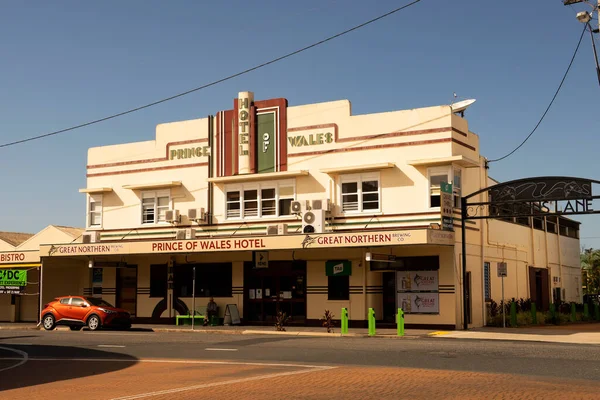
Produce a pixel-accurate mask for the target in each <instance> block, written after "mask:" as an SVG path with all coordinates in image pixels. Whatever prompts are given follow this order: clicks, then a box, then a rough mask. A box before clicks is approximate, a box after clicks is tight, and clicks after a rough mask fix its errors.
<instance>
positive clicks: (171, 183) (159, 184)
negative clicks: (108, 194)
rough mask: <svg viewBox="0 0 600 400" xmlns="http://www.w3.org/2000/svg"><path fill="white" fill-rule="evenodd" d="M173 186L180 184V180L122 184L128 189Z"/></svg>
mask: <svg viewBox="0 0 600 400" xmlns="http://www.w3.org/2000/svg"><path fill="white" fill-rule="evenodd" d="M175 186H181V181H168V182H155V183H138V184H136V185H124V186H123V189H130V190H145V189H162V188H170V187H175Z"/></svg>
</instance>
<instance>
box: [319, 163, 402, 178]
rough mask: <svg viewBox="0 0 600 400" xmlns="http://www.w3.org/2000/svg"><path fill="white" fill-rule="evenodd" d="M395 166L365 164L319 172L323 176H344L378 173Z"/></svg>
mask: <svg viewBox="0 0 600 400" xmlns="http://www.w3.org/2000/svg"><path fill="white" fill-rule="evenodd" d="M395 166H396V164H394V163H391V162H386V163H379V164H365V165H353V166H348V167H337V168H324V169H321V170H320V171H321V172H323V173H325V174H330V175H335V174H345V173H352V172H367V171H378V170H381V169H387V168H394V167H395Z"/></svg>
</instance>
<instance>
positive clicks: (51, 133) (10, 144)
mask: <svg viewBox="0 0 600 400" xmlns="http://www.w3.org/2000/svg"><path fill="white" fill-rule="evenodd" d="M420 1H421V0H414V1H413V2H411V3H409V4H406V5H404V6H402V7H398V8H396V9H394V10H392V11H389V12H387V13H385V14H383V15H380V16H378V17H376V18H373V19H370V20H368V21H366V22H363V23H362V24H360V25H356V26H354V27H353V28H350V29H347V30H345V31H343V32H340V33H338V34H335V35H333V36H330V37H328V38H326V39H323V40H321V41H318V42H316V43H313V44H311V45H309V46H306V47H303V48H301V49H298V50H296V51H293V52H291V53H288V54H286V55H283V56H281V57H277V58H274V59H272V60H270V61H267V62H264V63H262V64H259V65H256V66H254V67H251V68H248V69H245V70H243V71H241V72H238V73H235V74H233V75H229V76H227V77H225V78H221V79H219V80H216V81H213V82H211V83H207V84H206V85H202V86H199V87H197V88H194V89H190V90H187V91H185V92H182V93H179V94H176V95H173V96H170V97H167V98H164V99H162V100H158V101H155V102H152V103H148V104H146V105H143V106H140V107H136V108H132V109H130V110H127V111H123V112H120V113H117V114H113V115H110V116H108V117H104V118H100V119H96V120H93V121H90V122H86V123H83V124H79V125H75V126H72V127H70V128H65V129H61V130H58V131H54V132H50V133H45V134H43V135H38V136H33V137H30V138H27V139H21V140H17V141H14V142H10V143H4V144H2V145H0V148H2V147H9V146H14V145H16V144H20V143H25V142H29V141H32V140H37V139H42V138H45V137H48V136H54V135H58V134H60V133H65V132H69V131H73V130H75V129H79V128H84V127H86V126H90V125H94V124H98V123H100V122H104V121H108V120H110V119H114V118H117V117H121V116H123V115H127V114H131V113H134V112H136V111H140V110H143V109H145V108H149V107H152V106H155V105H158V104H161V103H165V102H167V101H170V100H174V99H176V98H178V97H183V96H185V95H188V94H190V93H194V92H197V91H199V90H202V89H206V88H208V87H211V86H214V85H217V84H219V83H222V82H225V81H228V80H230V79H233V78H237V77H238V76H241V75H245V74H247V73H249V72H252V71H255V70H257V69H260V68H263V67H266V66H267V65H270V64H274V63H276V62H278V61H281V60H284V59H286V58H289V57H292V56H294V55H296V54H299V53H302V52H304V51H306V50H309V49H312V48H313V47H317V46H320V45H322V44H323V43H326V42H329V41H331V40H333V39H337V38H338V37H340V36H343V35H345V34H347V33H350V32H352V31H355V30H357V29H360V28H363V27H365V26H367V25H369V24H372V23H373V22H376V21H379V20H380V19H383V18H385V17H389V16H390V15H392V14H395V13H397V12H399V11H402V10H404V9H405V8H408V7H410V6H413V5H415V4H417V3H419V2H420Z"/></svg>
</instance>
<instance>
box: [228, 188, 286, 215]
mask: <svg viewBox="0 0 600 400" xmlns="http://www.w3.org/2000/svg"><path fill="white" fill-rule="evenodd" d="M283 188H291V189H292V193H293V194H292V195H291V196H290V195H288V194H285V195H282V194H281V190H282V189H283ZM269 189H273V190H275V197H274V198H272V197H269V198H265V199H263V190H269ZM251 191H256V200H246V196H245V194H246V192H251ZM234 192H237V193H238V194H239V200H238V201H229V200H228V194H229V193H234ZM223 193H224V203H225V209H224V214H225V219H226V220H228V221H231V220H233V221H235V220H238V221H239V220H258V219H278V218H286V217H291V216H292V214H291V213H290V214H281V209H282V207H281V200H290V201H294V200H296V181H295V180H284V181H273V182H262V183H254V182H253V183H239V184H233V185H227V186H225V188H224V190H223ZM273 200H274V201H275V215H263V201H273ZM254 201H256V203H257V210H256V214H254V213H252V215H246V203H250V202H254ZM235 203H238V204H239V216H229V215H228V214H229V213H228V205H229V204H235Z"/></svg>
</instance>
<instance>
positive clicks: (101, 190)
mask: <svg viewBox="0 0 600 400" xmlns="http://www.w3.org/2000/svg"><path fill="white" fill-rule="evenodd" d="M108 192H112V188H104V187H103V188H83V189H79V193H89V194H93V193H108Z"/></svg>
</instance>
